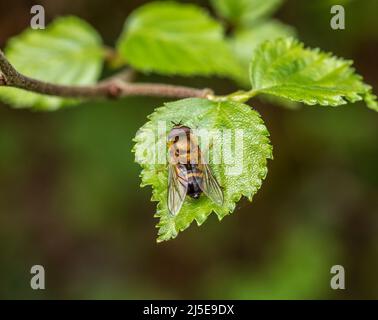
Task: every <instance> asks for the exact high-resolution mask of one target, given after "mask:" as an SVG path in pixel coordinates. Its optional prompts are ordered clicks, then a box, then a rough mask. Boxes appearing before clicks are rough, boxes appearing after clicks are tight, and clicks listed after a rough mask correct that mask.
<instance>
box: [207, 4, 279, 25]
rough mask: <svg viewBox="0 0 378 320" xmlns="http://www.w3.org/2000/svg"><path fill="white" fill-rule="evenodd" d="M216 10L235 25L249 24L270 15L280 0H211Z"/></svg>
mask: <svg viewBox="0 0 378 320" xmlns="http://www.w3.org/2000/svg"><path fill="white" fill-rule="evenodd" d="M211 2H212V4H213V6H214V8H215V10H216V12H217V13H218V15H220V16H221V17H223V18H226V19H227V20H229V21H230V22H232V23H233V24H235V25H237V26H240V25H242V26H250V25H252V24H254V23H255V22H256V21H258V20H260V19H263V18H266V17H268V16H270V15H272V14H273V13H274V12H275V11H276V10H277V8H278V7H279V6H280V5H281V4H282V0H212V1H211Z"/></svg>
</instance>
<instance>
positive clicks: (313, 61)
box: [250, 38, 376, 108]
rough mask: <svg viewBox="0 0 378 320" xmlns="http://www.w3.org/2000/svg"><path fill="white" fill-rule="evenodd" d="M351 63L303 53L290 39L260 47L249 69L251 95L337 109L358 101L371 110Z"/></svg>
mask: <svg viewBox="0 0 378 320" xmlns="http://www.w3.org/2000/svg"><path fill="white" fill-rule="evenodd" d="M352 63H353V62H352V61H349V60H344V59H341V58H337V57H335V56H332V55H331V54H330V53H324V52H321V51H320V50H319V49H307V48H305V47H304V45H303V44H302V43H300V42H299V41H297V40H294V39H292V38H287V39H278V40H275V41H268V42H265V43H263V44H262V45H261V46H260V47H259V48H258V49H256V51H255V55H254V57H253V59H252V62H251V65H250V80H251V84H252V88H253V89H252V91H251V93H253V95H254V94H258V93H265V94H270V95H273V96H278V97H282V98H287V99H290V100H292V101H298V102H303V103H305V104H309V105H314V104H320V105H330V106H338V105H342V104H346V103H347V102H355V101H359V100H362V99H365V101H366V102H367V103H368V105H369V106H370V107H371V108H374V105H375V104H376V101H375V100H374V96H373V95H372V94H371V87H370V86H369V85H367V84H365V83H363V81H362V77H361V76H359V75H358V74H356V73H355V70H354V69H353V68H352V67H351V65H352Z"/></svg>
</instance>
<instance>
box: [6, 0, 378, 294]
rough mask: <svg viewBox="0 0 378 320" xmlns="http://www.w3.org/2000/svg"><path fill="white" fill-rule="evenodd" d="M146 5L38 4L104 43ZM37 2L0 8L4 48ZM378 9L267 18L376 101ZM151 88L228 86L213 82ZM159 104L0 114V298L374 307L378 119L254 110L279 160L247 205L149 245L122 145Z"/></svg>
mask: <svg viewBox="0 0 378 320" xmlns="http://www.w3.org/2000/svg"><path fill="white" fill-rule="evenodd" d="M144 2H145V1H117V0H107V1H98V0H96V1H94V0H91V1H90V0H64V1H63V0H54V1H52V0H50V1H47V0H41V1H38V4H42V5H43V6H44V7H45V9H46V15H47V20H48V21H51V20H52V19H53V18H55V17H57V16H61V15H67V14H73V15H77V16H79V17H82V18H84V19H85V20H87V21H89V22H90V23H91V24H92V25H94V26H95V27H96V28H97V29H98V30H99V31H100V33H101V34H102V35H103V37H104V41H105V42H106V43H107V44H109V45H112V44H114V41H115V40H116V39H117V37H118V35H119V33H120V31H121V29H122V25H123V22H124V20H125V17H126V16H127V15H128V14H129V13H130V12H131V11H132V10H133V9H134V8H135V7H137V6H139V5H140V4H142V3H144ZM335 2H338V3H343V4H344V5H345V8H346V30H344V31H334V30H332V29H331V28H330V26H329V20H330V13H329V12H330V5H331V4H332V3H335ZM197 3H200V4H202V5H204V6H208V3H207V2H205V1H197ZM33 4H36V3H35V2H34V1H27V0H25V1H21V0H15V1H12V2H8V3H5V1H2V2H1V3H0V46H1V47H2V48H4V46H5V43H6V40H7V39H8V38H9V37H11V36H13V35H16V34H18V33H19V32H21V31H22V30H23V29H25V28H26V27H28V25H29V21H30V13H29V12H30V7H31V6H32V5H33ZM377 12H378V1H376V0H363V1H361V0H359V1H353V0H350V1H345V0H344V1H330V0H317V1H316V0H315V1H304V0H287V1H286V2H285V4H284V6H283V7H282V8H281V9H280V10H279V12H278V14H277V15H276V16H277V17H278V18H280V19H281V20H282V21H283V22H286V23H288V24H290V25H293V26H294V27H295V28H296V29H297V32H298V36H299V38H300V39H301V40H303V41H304V42H305V43H306V44H308V45H310V46H319V47H321V48H322V49H324V50H330V51H333V52H334V53H335V54H337V55H340V56H343V57H346V58H351V59H354V60H355V65H356V68H357V70H358V71H359V73H361V74H363V75H364V77H365V79H366V81H367V82H368V83H370V84H372V85H373V87H374V88H375V92H376V93H377V91H378V59H377V56H378V55H377V52H378V22H377V21H378V20H377ZM26 54H27V53H26ZM155 78H156V79H153V80H157V81H164V82H175V83H182V84H191V85H195V86H198V87H205V86H206V87H212V88H215V90H216V91H217V92H219V93H225V92H231V91H232V90H234V89H235V85H234V84H233V83H231V82H229V81H226V80H221V79H203V78H201V79H183V78H168V79H167V78H159V77H155ZM144 79H145V78H143V76H141V75H139V76H138V80H141V81H143V80H144ZM149 80H151V78H149ZM163 101H164V100H159V99H150V98H149V99H147V98H132V99H131V98H130V99H124V100H122V101H116V102H111V103H110V102H100V103H86V104H84V105H81V106H80V107H74V108H68V109H65V110H62V111H58V112H55V113H36V112H30V111H26V110H12V109H10V108H9V107H8V106H6V105H0V297H1V298H6V299H10V298H31V299H45V298H49V299H52V298H56V299H68V298H73V299H88V298H96V299H97V298H105V299H110V298H126V299H137V298H142V299H145V298H147V299H157V298H161V299H165V298H175V299H183V298H187V299H203V298H224V299H226V298H227V299H255V298H256V299H259V298H272V299H281V298H284V299H309V298H315V299H319V298H323V299H328V298H331V299H352V298H357V299H362V298H368V299H372V298H375V299H377V298H378V170H377V163H378V146H377V137H378V114H376V113H374V112H372V111H369V110H368V109H367V108H365V107H364V106H363V105H362V104H355V105H346V106H342V107H339V108H327V107H303V108H302V109H301V110H298V111H290V110H286V109H283V108H280V107H277V106H274V105H270V104H267V103H261V102H258V101H256V102H254V103H253V105H254V107H255V108H256V109H257V110H258V111H259V112H260V113H261V114H262V116H263V118H264V119H265V122H266V125H267V127H268V128H269V130H270V132H271V140H272V143H273V146H274V157H275V158H274V161H270V163H269V174H268V176H267V179H266V181H265V183H264V184H263V187H262V189H261V190H260V192H258V194H257V195H256V196H255V198H254V202H253V203H252V204H250V203H248V201H246V200H243V201H241V202H240V203H239V205H238V206H237V209H236V211H235V212H234V213H233V214H232V215H231V216H229V217H226V218H225V219H224V220H223V221H222V222H221V223H219V222H218V221H217V219H216V217H215V215H214V216H211V217H210V218H209V219H208V221H207V222H206V223H205V224H204V225H203V226H202V227H200V228H198V227H197V226H196V225H192V226H191V227H190V228H189V229H188V230H186V231H185V232H183V233H181V234H180V235H179V237H178V238H177V239H175V240H173V241H169V242H166V243H162V244H156V242H155V237H156V229H155V227H154V226H155V224H156V223H157V220H156V219H155V218H153V214H154V210H155V204H154V203H151V202H150V201H149V199H150V196H151V190H149V189H148V188H145V189H141V188H139V183H140V180H139V177H138V175H139V171H140V170H139V167H138V165H137V164H135V163H134V162H133V154H132V153H131V151H130V150H131V147H132V141H131V140H132V138H133V136H134V134H135V132H136V131H137V129H138V128H139V127H140V126H141V125H142V124H143V123H144V122H145V121H146V116H147V115H148V114H150V113H151V112H152V110H153V109H154V108H155V107H157V106H160V105H161V104H162V102H163ZM35 264H42V265H43V266H44V267H45V270H46V290H44V291H42V290H41V291H33V290H32V289H31V288H30V285H29V281H30V278H31V275H30V268H31V266H32V265H35ZM335 264H341V265H343V266H344V267H345V271H346V290H338V291H334V290H332V289H331V288H330V285H329V282H330V279H331V277H332V275H331V274H330V268H331V266H332V265H335Z"/></svg>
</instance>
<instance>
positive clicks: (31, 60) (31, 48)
mask: <svg viewBox="0 0 378 320" xmlns="http://www.w3.org/2000/svg"><path fill="white" fill-rule="evenodd" d="M5 55H6V56H7V58H8V59H9V61H10V62H11V63H12V64H13V65H14V67H15V68H16V69H17V70H18V71H19V72H21V73H23V74H25V75H27V76H30V77H33V78H36V79H38V80H44V81H48V82H52V83H57V84H65V85H89V84H93V83H95V82H96V81H97V79H98V77H99V75H100V72H101V69H102V59H103V49H102V45H101V39H100V37H99V35H98V34H97V32H96V31H95V30H94V29H93V28H92V27H91V26H89V25H88V24H87V23H86V22H84V21H83V20H81V19H79V18H76V17H63V18H59V19H57V20H55V21H54V22H53V23H51V24H50V25H49V26H48V27H47V28H46V29H45V30H32V29H28V30H26V31H24V32H23V33H21V34H20V35H18V36H16V37H14V38H12V39H11V40H10V41H9V43H8V45H7V47H6V48H5ZM0 99H1V100H3V101H5V102H7V103H9V104H11V105H13V106H15V107H34V108H38V109H43V110H56V109H58V108H59V107H61V106H63V105H65V104H71V103H75V102H77V101H74V100H69V99H62V98H58V97H52V96H47V95H41V94H36V93H32V92H26V91H23V90H20V89H15V88H5V87H1V88H0Z"/></svg>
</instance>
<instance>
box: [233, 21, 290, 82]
mask: <svg viewBox="0 0 378 320" xmlns="http://www.w3.org/2000/svg"><path fill="white" fill-rule="evenodd" d="M294 35H295V31H294V28H292V27H290V26H288V25H286V24H284V23H281V22H279V21H277V20H273V19H272V20H268V21H265V22H262V23H259V24H257V25H255V26H253V27H250V28H241V29H240V30H237V31H236V32H235V35H234V36H233V37H232V38H231V39H230V44H231V48H232V50H233V52H234V54H235V57H236V58H237V59H238V61H239V62H240V64H241V66H242V68H243V70H248V68H249V63H250V62H251V59H252V57H253V52H254V50H255V49H256V48H257V47H258V46H259V45H260V44H261V43H263V42H265V41H267V40H275V39H278V38H285V37H290V36H294ZM238 79H239V80H240V82H241V84H242V85H245V86H247V85H248V86H249V85H250V82H249V75H248V71H245V72H243V73H241V74H240V77H239V78H238Z"/></svg>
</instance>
